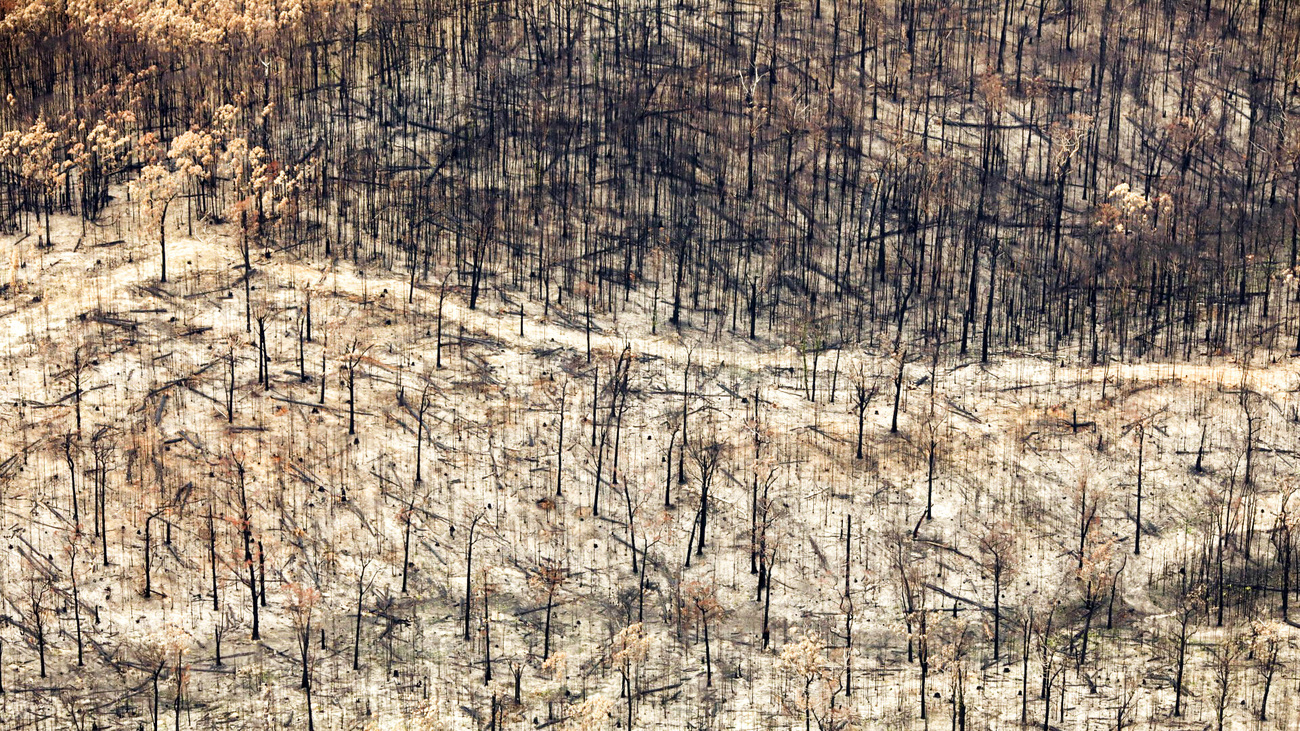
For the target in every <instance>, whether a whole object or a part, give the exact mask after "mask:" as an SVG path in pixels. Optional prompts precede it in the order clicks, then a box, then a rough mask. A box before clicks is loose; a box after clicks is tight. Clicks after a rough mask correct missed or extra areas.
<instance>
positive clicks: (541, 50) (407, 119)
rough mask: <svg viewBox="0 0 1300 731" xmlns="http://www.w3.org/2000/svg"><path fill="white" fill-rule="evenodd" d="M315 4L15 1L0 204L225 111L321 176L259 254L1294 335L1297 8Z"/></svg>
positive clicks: (971, 332)
mask: <svg viewBox="0 0 1300 731" xmlns="http://www.w3.org/2000/svg"><path fill="white" fill-rule="evenodd" d="M28 4H29V5H34V6H38V5H40V3H28ZM110 5H111V4H110ZM304 7H305V9H306V12H305V13H304V14H303V15H302V16H301V17H294V18H289V19H284V18H281V19H280V20H279V21H278V22H261V23H260V24H259V22H251V21H250V22H243V23H236V22H233V21H230V20H229V19H213V18H210V17H207V16H205V17H202V18H198V19H197V20H198V25H199V28H200V29H201V30H202V29H215V30H214V31H213V32H211V33H209V34H207V35H202V36H201V37H200V36H199V35H198V31H194V30H192V29H189V27H188V26H185V28H186V32H189V33H193V34H195V36H194V37H190V36H183V34H182V30H181V24H179V23H178V24H176V25H175V27H172V26H169V25H167V24H166V23H163V24H161V25H160V26H158V27H145V26H144V25H143V24H141V25H136V26H132V25H130V24H128V23H125V22H121V21H120V19H118V22H113V20H112V18H110V20H108V21H105V20H104V19H103V17H104V16H95V17H90V18H88V17H83V16H80V15H72V14H71V13H72V11H71V10H68V9H66V8H63V9H58V8H52V9H49V10H48V12H43V13H26V14H24V13H19V12H15V13H13V15H12V17H11V18H9V19H7V20H6V21H5V22H4V23H3V24H0V68H3V73H0V94H4V95H12V101H11V102H10V103H8V104H6V105H3V109H0V121H2V122H3V123H4V125H5V126H6V127H7V128H9V129H13V130H19V131H20V132H22V133H24V134H27V136H28V137H31V139H27V137H24V140H25V141H22V142H20V141H19V140H18V138H17V137H14V138H13V139H12V140H10V143H11V144H9V145H8V146H7V147H6V148H5V150H3V151H0V152H4V153H5V154H4V156H3V158H4V159H3V165H0V219H2V220H4V221H5V222H7V224H8V225H9V226H24V227H33V226H34V227H36V228H37V229H38V230H39V229H40V225H41V223H42V217H44V218H45V220H48V215H49V212H50V211H52V210H53V211H58V210H65V211H73V212H78V213H80V214H81V215H82V216H84V217H86V218H87V219H91V220H93V219H94V218H95V217H96V216H97V215H98V213H99V212H100V211H101V210H102V208H103V206H104V204H105V202H106V201H107V199H108V196H109V193H108V185H109V184H111V183H115V182H119V181H122V180H125V179H128V178H130V177H131V176H133V175H134V173H135V171H136V170H138V169H139V168H140V167H141V166H142V165H144V164H145V163H147V162H149V161H150V160H149V159H148V156H149V155H151V154H152V155H155V156H156V153H150V152H148V151H147V150H146V147H147V144H146V143H147V142H148V140H143V139H142V138H143V137H144V136H145V135H156V136H157V137H158V138H160V139H162V140H164V141H166V140H170V139H174V138H175V137H176V136H177V135H180V134H181V133H183V132H185V131H186V130H189V129H191V127H192V125H198V127H199V128H206V127H207V126H209V125H214V124H215V122H214V120H213V117H214V114H215V112H214V110H216V109H217V108H218V107H219V106H220V105H222V104H227V103H232V104H234V105H235V106H236V107H238V108H239V109H240V110H241V111H240V112H239V113H238V115H237V117H236V119H235V120H234V122H233V124H234V127H235V129H236V130H237V131H238V132H239V133H241V134H242V135H244V137H245V138H246V139H247V141H248V144H249V145H250V146H260V147H262V148H263V149H264V152H265V154H264V156H263V157H260V158H257V159H256V160H254V162H255V163H260V164H261V165H263V166H264V169H263V171H264V172H266V173H267V174H269V175H271V176H274V175H275V173H276V172H277V171H283V170H289V169H293V170H297V171H300V172H302V173H303V175H302V178H301V180H300V184H299V185H298V186H297V189H296V194H295V195H294V205H290V206H274V207H268V206H267V205H264V201H263V200H262V199H261V198H260V197H256V196H253V197H251V198H250V199H249V200H250V204H249V205H248V206H247V207H246V208H244V209H241V214H240V220H242V221H243V222H244V225H245V228H246V229H247V230H248V231H249V232H250V234H251V235H253V236H254V237H255V239H256V241H257V242H258V245H259V246H260V247H262V248H264V249H266V250H268V251H272V250H284V251H285V252H288V253H291V254H294V255H320V256H329V257H345V258H349V259H352V260H355V261H356V262H358V263H364V264H365V265H368V266H369V265H379V266H384V267H391V268H394V269H406V270H408V271H409V274H410V277H411V282H412V285H413V286H416V285H434V284H436V283H437V281H438V280H437V278H436V277H435V273H440V270H443V269H446V268H451V269H453V270H454V271H455V272H456V275H455V276H456V277H457V279H458V281H459V283H460V284H462V285H463V286H465V287H466V289H467V290H468V291H469V293H470V294H469V303H470V306H471V307H475V306H477V305H478V304H479V302H481V300H482V297H483V292H484V291H485V288H488V289H491V288H497V287H505V288H513V289H517V290H522V291H523V292H525V293H527V295H528V296H529V297H531V298H534V299H540V300H544V301H545V302H546V304H547V305H548V307H549V305H550V304H551V302H555V303H561V304H562V303H564V302H565V301H566V300H569V299H575V298H585V299H586V300H587V303H588V306H590V300H591V299H593V298H594V299H596V300H597V302H600V303H603V304H604V305H605V306H606V307H616V306H618V303H619V301H620V300H622V299H625V298H626V297H628V296H629V294H630V292H631V290H633V289H635V288H638V287H640V286H641V283H642V282H643V281H650V282H654V286H653V289H654V291H655V292H656V297H657V299H658V300H659V301H660V302H662V305H663V312H662V313H659V312H656V319H659V318H663V317H666V318H667V319H668V321H669V322H671V323H673V324H682V323H683V322H685V323H687V324H690V325H692V326H696V327H701V328H704V329H707V330H710V331H721V330H724V329H725V330H729V331H732V332H735V333H738V334H745V333H748V334H750V335H761V334H764V333H766V334H769V335H772V336H775V337H779V338H782V339H785V340H790V341H807V343H808V344H809V345H810V347H811V345H812V344H813V343H814V342H816V341H817V339H819V338H820V339H824V340H828V341H830V342H839V341H844V340H865V341H868V342H874V343H879V344H880V345H882V346H888V345H889V344H891V343H897V342H898V339H899V336H900V335H902V334H903V333H908V334H909V335H912V334H915V333H922V334H923V335H924V336H925V337H926V338H927V339H929V340H931V341H935V340H937V341H939V342H944V343H952V344H953V347H955V348H958V349H959V350H960V352H962V353H966V352H968V351H974V350H975V349H978V350H979V351H980V353H981V354H982V356H983V357H984V358H987V357H988V353H989V351H990V350H992V351H994V352H998V351H999V350H1005V349H1013V348H1017V347H1019V346H1022V345H1034V346H1036V347H1049V348H1053V349H1057V348H1059V349H1061V350H1064V351H1068V352H1070V353H1072V354H1074V355H1076V356H1077V357H1079V358H1080V359H1083V360H1086V361H1093V362H1095V361H1097V360H1098V359H1100V358H1103V357H1106V356H1107V355H1111V356H1119V357H1143V356H1145V355H1148V354H1152V355H1157V356H1160V357H1170V356H1175V357H1188V356H1191V355H1193V354H1196V353H1201V352H1219V351H1224V350H1228V351H1234V352H1241V351H1242V350H1244V349H1246V348H1247V347H1249V346H1253V345H1260V344H1262V345H1265V346H1268V347H1276V348H1278V349H1288V348H1290V347H1291V346H1290V342H1291V339H1292V338H1295V339H1296V342H1297V343H1300V313H1297V312H1296V305H1295V302H1294V300H1295V297H1294V296H1292V295H1294V292H1293V291H1292V287H1291V285H1290V284H1289V282H1291V281H1292V280H1291V279H1290V278H1285V279H1284V278H1281V277H1279V275H1280V274H1283V273H1286V272H1288V271H1289V270H1290V269H1291V268H1293V267H1294V266H1295V264H1296V258H1297V248H1298V247H1300V233H1298V232H1297V214H1298V213H1300V210H1298V206H1300V204H1298V203H1297V201H1298V200H1300V197H1298V195H1297V194H1298V192H1300V132H1298V131H1297V130H1300V125H1297V123H1296V122H1297V119H1298V118H1297V113H1298V111H1297V110H1298V109H1300V107H1298V106H1297V103H1298V102H1300V85H1297V83H1296V81H1295V79H1296V74H1297V67H1298V66H1300V61H1298V60H1297V59H1300V23H1297V22H1296V21H1297V20H1298V19H1300V7H1297V6H1295V5H1294V4H1293V3H1265V2H1258V3H1256V2H1237V1H1235V0H1211V1H1209V2H1204V3H1202V2H1195V3H1192V2H1177V1H1172V2H1138V3H1114V2H1109V0H1095V1H1093V2H1065V3H1053V2H1048V1H1047V0H1042V1H1038V2H1006V3H1003V2H996V1H991V0H963V2H959V3H950V2H927V1H925V0H897V1H896V2H893V1H884V0H817V1H816V2H807V3H804V2H790V1H789V0H772V1H771V2H754V3H742V2H736V1H735V0H715V1H708V2H693V3H662V2H649V1H648V0H647V1H641V2H628V1H627V0H611V2H609V3H586V2H576V1H575V0H555V1H554V2H532V3H507V4H502V3H485V2H459V1H456V2H452V1H450V0H381V1H380V2H375V3H373V4H368V5H366V6H365V7H364V8H361V7H357V6H356V5H354V4H351V3H335V2H330V1H328V0H321V1H319V2H308V3H305V4H304ZM247 12H251V11H247ZM253 20H254V21H262V20H263V19H260V18H254V19H253ZM128 113H129V114H128ZM101 121H104V122H106V123H107V125H108V127H109V128H110V129H111V130H112V131H114V132H116V133H117V134H116V136H113V135H107V137H111V138H112V139H114V140H117V143H116V144H115V145H108V144H107V143H103V141H102V140H103V139H105V138H107V137H106V134H105V133H104V132H103V128H102V127H97V123H98V122H101ZM38 124H39V125H40V134H36V132H35V131H33V130H36V127H35V126H34V125H38ZM96 129H100V133H99V135H100V136H99V137H95V135H94V130H96ZM28 133H30V134H28ZM32 135H35V136H34V137H33V136H32ZM97 140H98V141H99V142H100V144H97V143H96V141H97ZM110 148H111V149H110ZM33 160H36V161H37V162H40V163H41V164H33V163H32V161H33ZM234 177H236V178H238V176H234ZM221 178H222V176H220V175H193V176H191V177H190V178H189V179H188V180H187V182H186V186H185V190H184V192H183V194H182V195H183V196H184V206H185V207H186V210H187V215H189V216H199V215H208V216H221V215H223V214H226V213H227V211H228V206H229V205H230V204H232V203H233V202H235V201H237V200H239V199H241V198H244V197H246V196H248V195H249V191H248V190H247V189H243V190H241V189H240V185H241V184H240V181H239V180H238V179H226V180H223V179H221ZM1121 184H1126V185H1127V186H1129V187H1128V188H1124V189H1121V190H1116V186H1119V185H1121ZM252 198H256V201H255V202H253V201H252ZM176 205H180V203H179V201H178V203H177V204H174V207H175V206H176ZM164 213H165V212H164ZM176 215H179V214H175V213H173V216H176ZM647 291H649V290H648V289H647ZM1279 322H1281V323H1282V326H1281V327H1279V326H1278V324H1279ZM786 323H799V325H798V326H790V325H788V324H786Z"/></svg>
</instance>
